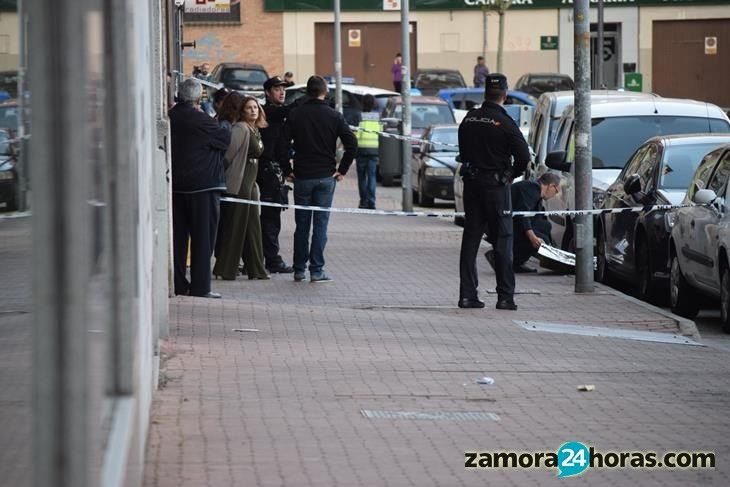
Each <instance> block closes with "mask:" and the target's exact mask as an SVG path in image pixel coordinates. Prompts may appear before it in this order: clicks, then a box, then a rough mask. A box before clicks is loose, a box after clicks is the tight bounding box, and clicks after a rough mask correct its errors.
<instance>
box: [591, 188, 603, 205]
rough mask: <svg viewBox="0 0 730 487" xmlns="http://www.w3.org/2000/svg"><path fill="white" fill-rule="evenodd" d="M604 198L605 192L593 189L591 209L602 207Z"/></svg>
mask: <svg viewBox="0 0 730 487" xmlns="http://www.w3.org/2000/svg"><path fill="white" fill-rule="evenodd" d="M605 197H606V192H605V191H603V190H602V189H595V188H593V208H600V207H601V206H602V205H603V199H604V198H605Z"/></svg>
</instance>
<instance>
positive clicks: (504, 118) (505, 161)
mask: <svg viewBox="0 0 730 487" xmlns="http://www.w3.org/2000/svg"><path fill="white" fill-rule="evenodd" d="M485 86H486V87H485V90H484V100H485V101H484V104H483V105H482V106H481V107H480V108H476V109H473V110H471V111H469V113H467V115H466V117H464V120H463V121H462V122H461V125H459V155H460V158H461V162H462V168H461V175H462V177H463V179H464V212H465V219H464V233H463V235H462V239H461V254H460V256H459V277H460V284H459V303H458V304H459V307H460V308H483V307H484V302H483V301H481V300H480V299H479V296H478V294H477V287H478V285H479V281H478V278H477V266H476V257H477V253H478V251H479V243H480V242H481V240H482V235H484V233H485V230H486V233H487V240H488V241H489V242H490V243H491V244H492V247H493V249H494V260H495V265H494V270H495V273H496V274H497V309H506V310H516V309H517V305H516V304H515V301H514V291H515V274H514V270H513V269H512V245H513V241H512V240H513V238H512V216H511V215H509V214H505V211H510V210H511V208H512V202H511V197H510V184H511V183H512V179H514V178H515V177H517V176H520V175H521V174H522V173H524V171H525V168H526V167H527V164H528V162H529V160H530V150H529V148H528V146H527V142H525V138H524V137H523V136H522V133H521V132H520V129H519V127H518V126H517V124H516V123H515V121H514V120H512V118H511V117H510V116H509V115H508V114H507V112H506V111H505V110H504V108H503V107H502V105H503V104H504V102H505V100H506V99H507V78H506V77H505V76H504V75H503V74H499V73H492V74H489V75H487V78H486V81H485ZM512 161H513V162H512Z"/></svg>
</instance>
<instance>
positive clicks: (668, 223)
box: [664, 211, 677, 232]
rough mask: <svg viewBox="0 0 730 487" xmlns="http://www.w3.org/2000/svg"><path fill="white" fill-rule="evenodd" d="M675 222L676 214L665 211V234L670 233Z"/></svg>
mask: <svg viewBox="0 0 730 487" xmlns="http://www.w3.org/2000/svg"><path fill="white" fill-rule="evenodd" d="M676 222H677V213H675V212H673V211H667V212H666V213H664V228H666V229H667V232H671V231H672V228H673V227H674V224H675V223H676Z"/></svg>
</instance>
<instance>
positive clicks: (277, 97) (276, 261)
mask: <svg viewBox="0 0 730 487" xmlns="http://www.w3.org/2000/svg"><path fill="white" fill-rule="evenodd" d="M285 86H287V82H286V81H284V80H283V79H281V78H280V77H279V76H274V77H273V78H269V79H267V80H266V82H265V83H264V91H265V92H266V105H264V112H265V113H266V121H267V122H268V124H269V125H268V126H267V127H266V128H263V129H261V140H262V141H263V143H264V153H263V154H261V157H260V158H259V173H258V176H257V178H256V182H257V183H258V185H259V191H260V193H261V196H260V198H261V201H269V202H272V203H283V204H286V203H288V201H289V197H288V195H287V191H289V187H288V186H286V185H285V184H284V178H285V177H288V176H289V175H290V174H291V172H292V170H291V164H290V163H289V151H288V150H287V148H286V146H285V145H283V144H282V143H281V141H280V139H281V138H282V137H283V135H284V133H283V132H284V123H285V122H286V118H287V116H288V115H289V108H288V107H285V106H284V98H285V96H286V92H285V90H284V87H285ZM281 211H282V210H281V208H274V207H271V206H262V207H261V237H262V243H263V248H264V259H265V261H266V270H267V271H269V272H270V273H271V274H276V273H279V274H290V273H292V272H294V268H292V267H290V266H288V265H286V262H284V259H282V258H281V255H279V233H280V232H281Z"/></svg>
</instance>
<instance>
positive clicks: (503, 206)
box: [459, 178, 515, 300]
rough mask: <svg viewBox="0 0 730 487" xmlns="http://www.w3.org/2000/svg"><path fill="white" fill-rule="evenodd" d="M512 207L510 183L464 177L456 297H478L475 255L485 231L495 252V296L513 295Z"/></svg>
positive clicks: (509, 297)
mask: <svg viewBox="0 0 730 487" xmlns="http://www.w3.org/2000/svg"><path fill="white" fill-rule="evenodd" d="M511 209H512V201H511V198H510V187H509V185H504V186H494V185H493V183H491V184H490V183H488V182H486V181H482V180H480V179H472V178H470V179H464V212H465V218H464V233H463V235H462V238H461V254H460V255H459V298H460V299H464V298H466V299H477V297H478V295H477V288H478V286H479V279H478V277H477V265H476V258H477V253H478V252H479V243H480V242H481V240H482V236H483V235H484V233H485V231H486V233H487V240H488V241H489V242H490V243H491V244H492V247H493V248H494V253H495V272H496V274H497V294H498V299H499V300H502V299H512V297H513V295H514V292H515V274H514V271H513V269H512V217H511V216H510V215H504V211H505V210H511Z"/></svg>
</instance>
